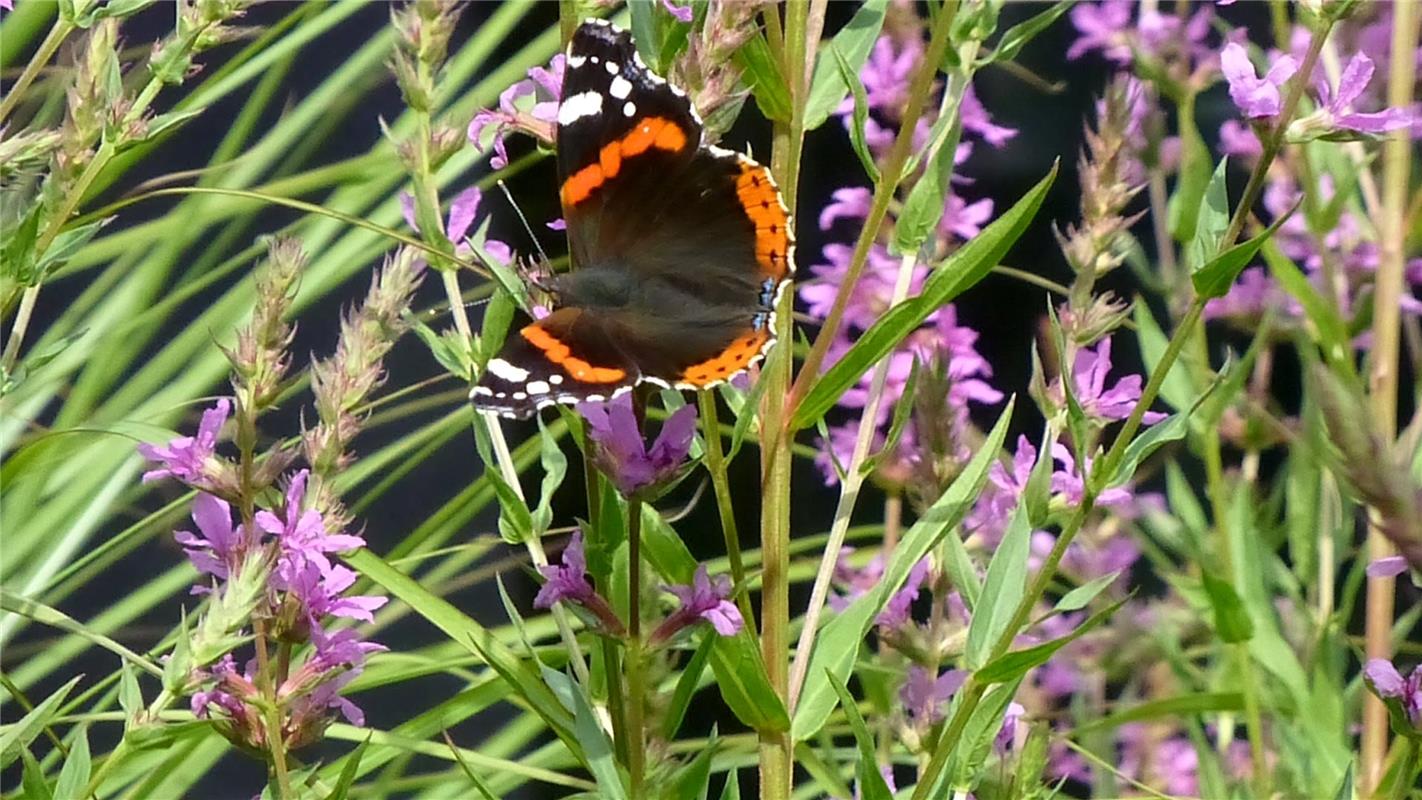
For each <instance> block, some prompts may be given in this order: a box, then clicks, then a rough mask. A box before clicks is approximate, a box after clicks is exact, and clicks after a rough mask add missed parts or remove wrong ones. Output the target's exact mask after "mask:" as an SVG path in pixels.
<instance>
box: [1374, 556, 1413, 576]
mask: <svg viewBox="0 0 1422 800" xmlns="http://www.w3.org/2000/svg"><path fill="white" fill-rule="evenodd" d="M1406 571H1407V559H1405V558H1403V557H1402V556H1387V557H1386V558H1379V559H1377V560H1375V561H1373V562H1372V563H1371V564H1369V565H1368V569H1367V572H1368V577H1369V578H1395V577H1397V576H1398V575H1401V574H1402V573H1404V572H1406Z"/></svg>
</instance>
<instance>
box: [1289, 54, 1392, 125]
mask: <svg viewBox="0 0 1422 800" xmlns="http://www.w3.org/2000/svg"><path fill="white" fill-rule="evenodd" d="M1372 79H1373V60H1372V59H1371V58H1368V57H1367V55H1365V54H1363V53H1357V54H1355V55H1354V56H1353V57H1352V58H1351V59H1349V60H1348V65H1347V66H1346V67H1344V68H1343V74H1342V75H1340V76H1339V77H1338V93H1337V94H1336V95H1334V94H1333V92H1331V91H1330V90H1329V88H1328V82H1327V81H1320V82H1319V83H1318V94H1319V100H1320V102H1321V104H1322V106H1323V107H1322V108H1321V109H1320V113H1321V114H1322V116H1323V123H1324V125H1325V126H1326V127H1328V128H1332V129H1335V130H1337V129H1343V130H1350V131H1358V132H1360V133H1385V132H1387V131H1393V130H1397V129H1399V128H1406V127H1408V126H1410V125H1411V124H1412V114H1411V113H1409V112H1408V111H1405V110H1403V109H1400V108H1387V109H1383V110H1382V111H1377V112H1373V113H1370V114H1359V113H1357V112H1354V111H1351V110H1350V109H1351V108H1352V106H1353V103H1354V101H1356V100H1357V99H1358V98H1359V97H1360V96H1361V95H1362V94H1363V90H1365V89H1367V88H1368V84H1369V83H1370V82H1371V81H1372ZM1300 122H1303V120H1301V121H1300Z"/></svg>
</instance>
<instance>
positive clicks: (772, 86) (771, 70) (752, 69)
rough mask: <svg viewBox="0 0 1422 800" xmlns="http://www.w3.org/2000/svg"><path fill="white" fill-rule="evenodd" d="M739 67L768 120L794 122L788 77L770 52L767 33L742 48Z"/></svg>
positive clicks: (758, 32)
mask: <svg viewBox="0 0 1422 800" xmlns="http://www.w3.org/2000/svg"><path fill="white" fill-rule="evenodd" d="M735 62H736V66H738V67H740V68H741V74H742V75H743V76H744V77H745V79H746V82H747V83H748V84H749V86H750V90H751V95H752V96H753V97H755V104H756V105H757V106H759V107H760V113H762V114H764V115H765V118H766V119H769V120H773V121H778V122H789V121H790V90H789V88H788V86H787V84H786V82H785V76H784V75H783V74H781V72H780V63H779V62H778V61H777V60H776V58H775V56H774V54H773V53H771V52H770V43H769V42H767V41H766V40H765V34H764V33H762V32H760V31H759V30H757V32H756V34H755V35H754V36H752V37H751V38H750V39H748V40H747V41H746V43H745V44H743V45H741V48H740V49H739V50H737V51H736V55H735Z"/></svg>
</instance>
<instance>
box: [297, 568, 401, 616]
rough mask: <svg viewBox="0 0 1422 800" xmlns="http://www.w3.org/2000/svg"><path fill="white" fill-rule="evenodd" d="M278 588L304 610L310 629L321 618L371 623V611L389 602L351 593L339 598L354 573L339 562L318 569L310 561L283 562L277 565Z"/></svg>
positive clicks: (350, 581)
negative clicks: (279, 584)
mask: <svg viewBox="0 0 1422 800" xmlns="http://www.w3.org/2000/svg"><path fill="white" fill-rule="evenodd" d="M278 570H279V571H280V572H281V575H280V578H281V583H282V586H280V588H281V589H283V590H284V591H286V592H288V593H289V594H290V595H291V596H292V597H294V598H295V599H296V600H297V601H298V602H299V603H300V604H301V607H302V608H304V609H305V611H306V614H307V617H308V618H309V619H310V620H311V626H312V629H313V630H316V629H317V628H319V627H320V623H319V620H320V619H321V618H322V617H326V616H332V617H345V618H347V619H357V620H360V621H362V622H374V621H375V617H374V612H375V611H376V610H378V609H380V608H381V607H382V606H384V605H385V604H386V603H387V602H389V600H390V598H388V597H378V596H366V595H355V596H352V597H342V596H341V592H344V591H345V590H347V589H349V588H351V586H352V585H353V584H354V583H355V580H356V573H355V572H354V571H353V570H349V569H347V568H345V567H343V566H340V565H339V564H335V565H332V566H331V567H330V569H328V570H326V571H325V572H322V570H321V568H320V567H319V566H318V565H316V564H315V563H313V562H311V561H296V562H285V563H284V564H282V565H279V566H278Z"/></svg>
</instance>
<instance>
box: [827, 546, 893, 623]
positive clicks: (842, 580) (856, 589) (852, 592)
mask: <svg viewBox="0 0 1422 800" xmlns="http://www.w3.org/2000/svg"><path fill="white" fill-rule="evenodd" d="M853 554H854V548H853V547H841V548H840V549H839V557H838V558H837V559H835V562H834V583H835V585H837V586H839V587H841V588H842V589H843V590H844V591H843V592H842V593H836V594H832V595H830V596H829V605H830V608H832V609H834V610H835V611H837V612H839V611H844V610H845V609H846V608H849V604H850V603H852V602H854V601H855V600H856V599H858V598H860V597H862V596H864V595H865V594H867V593H868V592H869V591H870V590H871V589H873V588H874V587H875V586H878V585H879V581H880V580H881V579H882V578H883V577H884V554H883V553H876V554H875V555H874V557H873V558H871V559H870V560H869V563H868V564H865V565H864V566H863V567H862V568H858V567H853V566H850V564H849V557H850V556H851V555H853Z"/></svg>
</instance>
